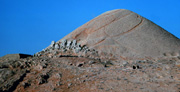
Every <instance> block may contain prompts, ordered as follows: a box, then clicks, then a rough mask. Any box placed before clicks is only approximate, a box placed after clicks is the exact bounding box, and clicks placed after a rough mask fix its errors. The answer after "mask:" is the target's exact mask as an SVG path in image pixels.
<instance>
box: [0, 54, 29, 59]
mask: <svg viewBox="0 0 180 92" xmlns="http://www.w3.org/2000/svg"><path fill="white" fill-rule="evenodd" d="M27 57H32V55H28V54H7V55H5V56H3V57H0V59H9V60H15V59H21V58H27Z"/></svg>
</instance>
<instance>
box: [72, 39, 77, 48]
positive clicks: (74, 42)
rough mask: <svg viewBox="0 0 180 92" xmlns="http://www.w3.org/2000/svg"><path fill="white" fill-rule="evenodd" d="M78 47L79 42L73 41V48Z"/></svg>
mask: <svg viewBox="0 0 180 92" xmlns="http://www.w3.org/2000/svg"><path fill="white" fill-rule="evenodd" d="M76 45H77V41H76V40H73V41H72V48H75V47H76Z"/></svg>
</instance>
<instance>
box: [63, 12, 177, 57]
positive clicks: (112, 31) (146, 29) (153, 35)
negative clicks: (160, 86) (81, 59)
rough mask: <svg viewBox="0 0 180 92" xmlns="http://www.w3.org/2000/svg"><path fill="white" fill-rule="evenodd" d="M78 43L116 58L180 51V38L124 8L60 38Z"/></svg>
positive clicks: (158, 54)
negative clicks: (74, 40)
mask: <svg viewBox="0 0 180 92" xmlns="http://www.w3.org/2000/svg"><path fill="white" fill-rule="evenodd" d="M64 39H68V40H72V39H76V40H77V41H78V42H79V43H81V44H83V45H86V46H88V47H89V48H93V49H96V50H97V51H99V53H101V54H102V53H106V54H108V55H110V54H111V55H112V56H114V57H116V58H145V57H161V56H162V55H164V54H166V53H168V54H173V53H179V50H180V40H179V39H178V38H176V37H175V36H173V35H172V34H170V33H169V32H167V31H166V30H164V29H163V28H161V27H159V26H158V25H156V24H154V23H153V22H151V21H149V20H147V19H146V18H143V17H142V16H140V15H138V14H136V13H134V12H132V11H129V10H124V9H118V10H112V11H108V12H106V13H103V14H102V15H100V16H98V17H96V18H94V19H93V20H91V21H89V22H87V23H86V24H84V25H82V26H81V27H79V28H77V29H76V30H74V31H73V32H72V33H70V34H69V35H67V36H65V37H64V38H63V39H61V40H60V41H62V40H64Z"/></svg>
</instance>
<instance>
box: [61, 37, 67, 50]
mask: <svg viewBox="0 0 180 92" xmlns="http://www.w3.org/2000/svg"><path fill="white" fill-rule="evenodd" d="M66 44H67V40H66V39H65V40H62V42H61V47H62V48H65V47H66Z"/></svg>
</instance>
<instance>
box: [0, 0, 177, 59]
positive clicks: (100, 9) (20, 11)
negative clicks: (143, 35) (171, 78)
mask: <svg viewBox="0 0 180 92" xmlns="http://www.w3.org/2000/svg"><path fill="white" fill-rule="evenodd" d="M113 9H128V10H131V11H134V12H136V13H138V14H140V15H141V16H143V17H145V18H147V19H149V20H151V21H153V22H154V23H156V24H158V25H160V26H161V27H162V28H164V29H166V30H167V31H169V32H170V33H172V34H174V35H175V36H177V37H178V38H180V0H0V41H1V44H0V56H3V55H6V54H13V53H25V54H34V53H36V52H38V51H41V50H42V49H43V48H46V47H47V46H48V45H49V44H50V43H51V41H52V40H55V41H58V40H60V39H61V38H63V37H64V36H66V35H67V34H69V33H70V32H72V31H73V30H75V29H76V28H78V27H79V26H81V25H83V24H84V23H86V22H88V21H89V20H91V19H93V18H95V17H96V16H98V15H100V14H102V13H104V12H106V11H109V10H113Z"/></svg>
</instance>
